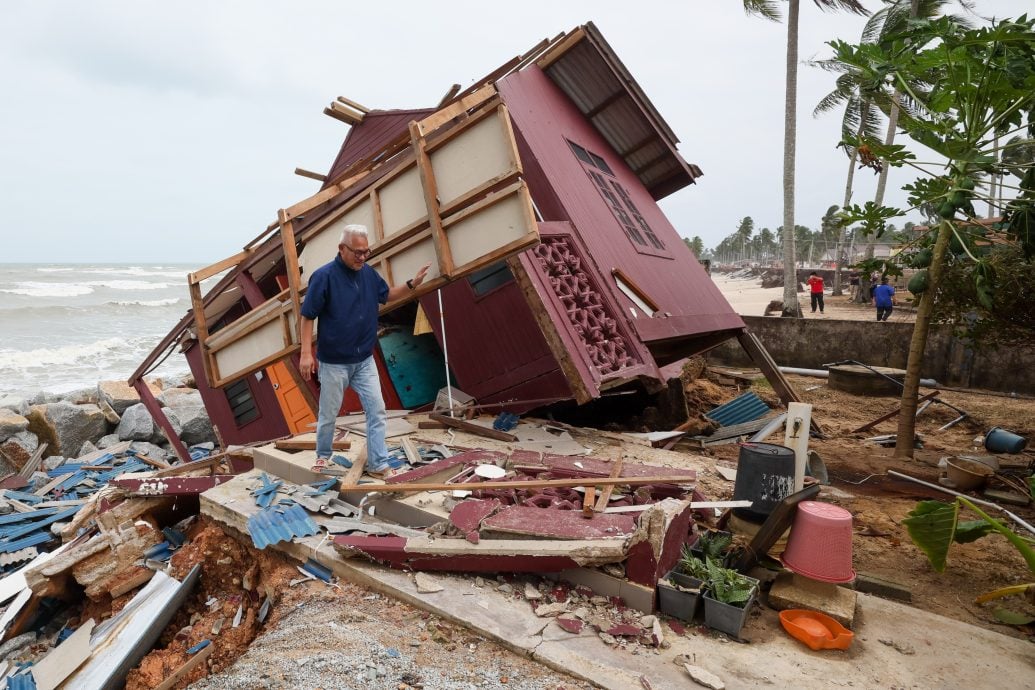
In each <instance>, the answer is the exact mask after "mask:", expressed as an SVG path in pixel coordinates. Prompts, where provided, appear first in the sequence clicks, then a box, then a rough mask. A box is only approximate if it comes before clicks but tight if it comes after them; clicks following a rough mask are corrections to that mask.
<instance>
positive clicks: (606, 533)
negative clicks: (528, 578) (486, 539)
mask: <svg viewBox="0 0 1035 690" xmlns="http://www.w3.org/2000/svg"><path fill="white" fill-rule="evenodd" d="M481 524H482V529H483V530H488V531H492V532H503V533H506V534H522V535H526V536H535V537H545V538H547V539H614V538H615V537H621V536H624V535H628V534H632V532H633V530H635V529H636V520H635V519H633V518H631V517H629V516H628V515H615V514H602V513H597V514H596V515H594V516H593V517H592V519H589V520H587V519H585V518H584V517H583V516H582V513H581V512H580V511H577V510H556V509H551V508H530V507H527V506H510V507H508V508H504V509H503V510H501V511H500V512H498V513H496V514H495V515H492V516H490V517H487V518H485V519H484V520H482V523H481Z"/></svg>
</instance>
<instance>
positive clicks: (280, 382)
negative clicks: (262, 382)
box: [266, 362, 316, 434]
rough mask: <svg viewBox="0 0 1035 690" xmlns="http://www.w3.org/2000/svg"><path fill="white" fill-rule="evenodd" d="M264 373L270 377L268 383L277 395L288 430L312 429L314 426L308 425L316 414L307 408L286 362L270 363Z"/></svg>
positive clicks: (314, 419)
mask: <svg viewBox="0 0 1035 690" xmlns="http://www.w3.org/2000/svg"><path fill="white" fill-rule="evenodd" d="M266 374H267V375H268V376H269V377H270V383H272V384H273V390H274V392H275V393H276V395H277V402H278V403H279V404H280V410H281V412H282V413H283V415H284V421H285V422H287V426H288V430H289V431H290V432H291V433H292V434H304V433H307V432H310V431H314V430H315V427H312V426H309V425H310V424H312V423H314V422H315V421H316V416H315V415H314V414H313V411H312V410H311V409H309V404H308V403H307V402H306V399H305V395H304V394H303V393H302V391H301V390H300V389H299V387H298V384H297V383H296V382H295V379H294V377H293V376H291V373H290V372H289V371H288V368H287V364H285V363H284V362H276V363H274V364H271V365H270V366H268V367H266Z"/></svg>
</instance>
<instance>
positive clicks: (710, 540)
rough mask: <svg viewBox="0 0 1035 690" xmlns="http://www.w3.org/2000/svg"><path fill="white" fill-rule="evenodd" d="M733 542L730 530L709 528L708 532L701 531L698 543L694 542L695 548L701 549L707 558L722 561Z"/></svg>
mask: <svg viewBox="0 0 1035 690" xmlns="http://www.w3.org/2000/svg"><path fill="white" fill-rule="evenodd" d="M732 543H733V535H731V534H730V533H729V532H716V531H714V530H708V531H707V532H702V533H701V536H700V537H698V539H697V543H696V544H694V548H695V549H697V550H698V551H700V552H701V553H702V554H703V555H704V557H705V559H708V558H712V559H714V560H717V561H721V560H722V558H723V556H724V555H725V553H726V552H727V551H728V550H729V548H730V545H731V544H732Z"/></svg>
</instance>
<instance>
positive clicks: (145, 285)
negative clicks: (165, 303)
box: [83, 280, 186, 290]
mask: <svg viewBox="0 0 1035 690" xmlns="http://www.w3.org/2000/svg"><path fill="white" fill-rule="evenodd" d="M83 284H84V285H90V286H91V287H106V288H109V289H111V290H165V289H166V288H171V287H183V286H184V285H186V281H183V282H176V283H151V282H148V281H146V280H88V281H86V282H85V283H83Z"/></svg>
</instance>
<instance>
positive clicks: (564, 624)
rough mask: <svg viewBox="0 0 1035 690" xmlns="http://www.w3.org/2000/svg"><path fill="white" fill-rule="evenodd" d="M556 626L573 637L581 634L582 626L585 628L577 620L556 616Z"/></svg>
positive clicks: (583, 624)
mask: <svg viewBox="0 0 1035 690" xmlns="http://www.w3.org/2000/svg"><path fill="white" fill-rule="evenodd" d="M557 625H559V626H561V628H562V629H563V630H564V631H565V632H570V633H571V634H573V635H578V634H579V633H580V632H582V628H583V626H585V623H583V622H582V621H580V620H579V619H578V618H568V617H566V616H558V617H557Z"/></svg>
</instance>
